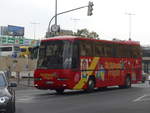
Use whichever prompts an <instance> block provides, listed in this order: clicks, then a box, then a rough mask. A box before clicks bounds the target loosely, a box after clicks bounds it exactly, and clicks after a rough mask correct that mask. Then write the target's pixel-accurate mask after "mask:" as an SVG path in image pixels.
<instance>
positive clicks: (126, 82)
mask: <svg viewBox="0 0 150 113" xmlns="http://www.w3.org/2000/svg"><path fill="white" fill-rule="evenodd" d="M119 88H131V78H130V76H127V77H126V78H125V81H124V85H120V86H119Z"/></svg>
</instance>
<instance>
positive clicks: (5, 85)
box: [0, 71, 17, 113]
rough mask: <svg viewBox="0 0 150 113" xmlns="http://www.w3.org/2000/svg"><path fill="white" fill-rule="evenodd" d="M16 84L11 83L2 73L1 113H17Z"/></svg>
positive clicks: (0, 72) (0, 78)
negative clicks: (14, 88)
mask: <svg viewBox="0 0 150 113" xmlns="http://www.w3.org/2000/svg"><path fill="white" fill-rule="evenodd" d="M16 86H17V84H16V83H9V82H8V80H7V77H6V75H5V73H4V72H2V71H0V112H4V113H15V91H14V90H13V88H12V87H16Z"/></svg>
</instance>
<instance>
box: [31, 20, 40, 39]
mask: <svg viewBox="0 0 150 113" xmlns="http://www.w3.org/2000/svg"><path fill="white" fill-rule="evenodd" d="M31 24H32V25H33V27H34V40H35V38H36V25H38V24H40V23H37V22H32V23H31Z"/></svg>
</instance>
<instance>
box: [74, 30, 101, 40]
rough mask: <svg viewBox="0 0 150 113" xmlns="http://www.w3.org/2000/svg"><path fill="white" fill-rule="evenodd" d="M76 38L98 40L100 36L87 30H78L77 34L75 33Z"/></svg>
mask: <svg viewBox="0 0 150 113" xmlns="http://www.w3.org/2000/svg"><path fill="white" fill-rule="evenodd" d="M74 36H81V37H87V38H93V39H96V38H98V36H99V35H98V34H97V33H96V32H94V31H92V32H89V31H88V30H87V29H86V28H85V29H80V30H79V29H78V30H77V32H75V33H74Z"/></svg>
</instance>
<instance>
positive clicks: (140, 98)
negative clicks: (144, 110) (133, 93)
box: [133, 95, 147, 102]
mask: <svg viewBox="0 0 150 113" xmlns="http://www.w3.org/2000/svg"><path fill="white" fill-rule="evenodd" d="M145 97H147V95H143V96H141V97H138V98H137V99H135V100H133V102H137V101H141V100H142V99H143V98H145Z"/></svg>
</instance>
